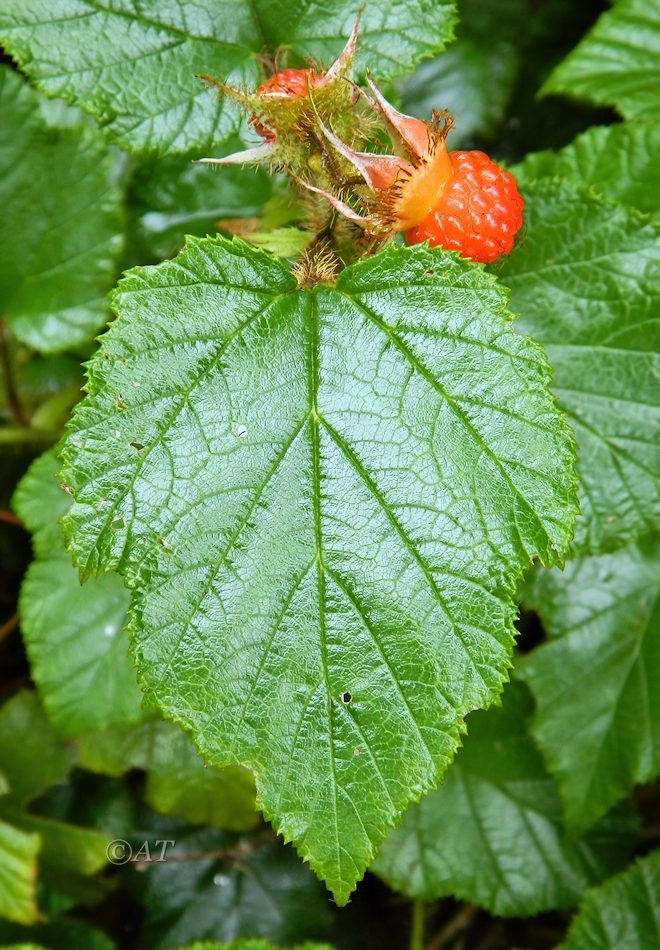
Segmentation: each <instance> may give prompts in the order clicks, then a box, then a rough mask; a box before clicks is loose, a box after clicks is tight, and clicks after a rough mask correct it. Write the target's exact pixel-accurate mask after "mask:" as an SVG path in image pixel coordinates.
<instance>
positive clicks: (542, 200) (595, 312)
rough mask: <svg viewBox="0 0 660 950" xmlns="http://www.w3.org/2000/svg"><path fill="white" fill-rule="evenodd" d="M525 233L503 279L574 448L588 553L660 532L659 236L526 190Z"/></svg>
mask: <svg viewBox="0 0 660 950" xmlns="http://www.w3.org/2000/svg"><path fill="white" fill-rule="evenodd" d="M523 185H524V193H525V198H526V206H525V219H526V225H527V229H526V233H525V235H524V237H523V239H522V240H521V242H520V244H519V245H518V247H517V248H516V249H515V250H514V252H513V254H511V255H510V256H509V257H508V258H507V259H506V260H505V262H504V264H503V265H502V267H501V269H500V271H499V272H500V274H501V278H502V280H503V281H504V283H506V284H507V285H508V286H509V287H510V288H511V290H512V295H511V302H512V305H513V306H514V308H515V309H516V310H519V311H520V313H521V318H520V320H519V321H518V324H517V326H518V328H519V329H520V330H521V331H522V332H524V333H529V334H530V336H533V337H534V338H535V339H537V340H540V341H541V342H542V343H543V345H544V346H545V349H546V351H547V353H548V357H549V359H550V362H551V364H552V368H553V370H554V385H553V388H554V391H555V392H556V394H557V396H558V398H559V401H560V405H561V406H563V408H564V409H565V410H566V412H567V413H568V416H569V418H570V420H571V423H572V425H573V427H574V430H575V434H576V438H577V440H578V448H579V451H578V456H579V470H580V477H581V493H580V508H581V518H580V519H579V520H578V526H577V529H576V542H575V545H576V549H577V550H578V551H580V552H584V551H593V552H595V553H598V552H601V551H603V550H612V549H613V548H616V547H619V546H621V545H622V544H625V543H628V542H629V541H631V540H634V539H635V538H637V537H640V536H641V535H642V534H644V533H646V532H647V531H649V530H652V529H653V528H654V526H655V525H657V524H659V523H660V438H659V435H660V355H659V350H660V346H659V344H660V333H659V328H660V321H658V316H657V311H658V305H659V302H660V241H659V240H658V238H659V235H660V232H659V230H658V227H657V226H656V225H654V224H646V223H645V219H643V218H641V217H640V216H639V215H638V214H636V213H635V212H634V211H632V210H629V209H627V208H624V207H623V206H622V205H618V204H614V203H611V202H608V201H605V200H604V199H598V198H597V197H595V196H594V195H592V194H590V193H589V192H587V191H586V190H584V189H581V188H579V187H578V186H576V185H573V184H571V183H569V182H562V181H538V182H534V181H529V182H527V180H526V179H524V180H523Z"/></svg>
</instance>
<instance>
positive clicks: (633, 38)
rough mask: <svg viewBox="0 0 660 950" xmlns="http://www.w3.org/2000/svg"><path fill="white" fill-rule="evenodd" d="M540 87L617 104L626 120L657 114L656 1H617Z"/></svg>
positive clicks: (659, 47)
mask: <svg viewBox="0 0 660 950" xmlns="http://www.w3.org/2000/svg"><path fill="white" fill-rule="evenodd" d="M541 92H542V93H562V94H564V95H567V96H571V97H575V98H583V99H589V100H590V101H591V102H596V103H598V104H599V105H610V106H615V107H616V108H617V109H618V110H619V112H620V113H621V115H622V116H624V117H625V118H626V119H643V118H646V119H656V118H657V115H658V101H660V5H659V4H658V3H657V2H655V0H651V2H649V0H620V2H618V3H616V5H615V6H614V7H613V8H612V9H611V10H608V11H607V12H606V13H603V15H602V16H601V17H600V19H599V20H598V21H597V23H596V25H595V26H594V27H593V29H592V30H591V31H590V32H589V33H588V34H587V36H586V37H585V38H584V39H583V40H582V41H581V42H580V43H579V45H578V46H577V47H576V48H575V49H574V50H573V52H572V53H570V54H569V55H568V56H567V57H566V59H565V60H564V61H563V62H562V63H560V64H559V66H558V67H557V68H556V69H555V70H554V72H553V73H552V74H551V75H550V77H549V79H548V80H547V81H546V82H545V84H544V86H543V88H542V90H541Z"/></svg>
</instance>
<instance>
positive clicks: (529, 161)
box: [512, 122, 660, 212]
mask: <svg viewBox="0 0 660 950" xmlns="http://www.w3.org/2000/svg"><path fill="white" fill-rule="evenodd" d="M512 172H513V174H514V175H515V176H516V177H518V176H521V177H524V179H525V180H526V181H531V180H532V179H534V178H555V177H559V178H570V179H572V180H573V181H575V182H577V183H579V184H584V185H591V186H592V188H593V189H594V191H596V192H598V194H601V195H603V196H604V197H605V198H612V199H613V200H615V201H620V202H622V204H626V205H631V206H632V207H633V208H638V209H639V210H640V211H647V212H657V211H658V210H659V209H660V125H651V124H648V125H645V124H644V123H642V122H634V123H633V122H622V123H620V124H619V125H609V126H603V127H599V126H596V127H595V128H592V129H588V130H587V131H586V132H584V133H583V134H582V135H579V136H578V137H577V138H576V139H575V141H573V142H571V144H570V145H567V146H566V147H565V148H562V149H560V150H559V151H558V152H553V151H550V150H547V151H544V152H535V153H532V154H530V155H527V156H526V158H525V160H524V161H523V162H522V163H521V164H520V165H519V166H517V167H515V168H513V169H512Z"/></svg>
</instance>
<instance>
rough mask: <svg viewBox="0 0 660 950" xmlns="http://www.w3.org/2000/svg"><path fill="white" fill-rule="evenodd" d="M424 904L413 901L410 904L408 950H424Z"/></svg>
mask: <svg viewBox="0 0 660 950" xmlns="http://www.w3.org/2000/svg"><path fill="white" fill-rule="evenodd" d="M425 916H426V904H425V903H424V901H422V900H415V901H413V904H412V923H411V928H410V950H424V918H425Z"/></svg>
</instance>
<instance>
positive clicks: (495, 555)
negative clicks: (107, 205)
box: [63, 238, 575, 903]
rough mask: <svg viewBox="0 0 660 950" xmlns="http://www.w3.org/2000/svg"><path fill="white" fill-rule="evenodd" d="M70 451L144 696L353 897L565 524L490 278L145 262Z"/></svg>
mask: <svg viewBox="0 0 660 950" xmlns="http://www.w3.org/2000/svg"><path fill="white" fill-rule="evenodd" d="M115 303H116V307H117V310H118V312H119V318H118V320H117V321H116V322H115V324H113V326H112V328H111V330H110V331H109V332H108V334H107V335H106V337H105V338H104V340H103V341H102V347H101V350H100V352H99V354H98V355H97V356H96V357H95V358H94V360H93V361H92V363H91V365H90V370H89V384H88V390H89V395H88V397H87V398H86V399H85V400H84V401H83V403H82V404H81V405H80V407H79V408H78V410H77V412H76V415H75V418H74V421H73V423H72V425H71V427H70V431H69V434H68V438H67V440H66V445H65V450H64V457H65V469H64V472H63V478H64V480H65V482H66V483H67V485H69V486H70V488H71V490H72V492H73V495H74V498H75V503H74V505H73V507H72V509H71V513H70V515H69V517H68V525H67V531H68V535H69V539H70V545H71V548H72V550H73V551H74V552H75V556H76V558H77V561H78V563H79V565H80V566H81V568H82V571H83V573H84V574H90V573H95V572H98V571H102V570H106V569H108V568H115V569H118V570H120V571H122V572H124V573H125V574H126V576H127V578H128V582H129V584H130V585H131V586H132V587H133V588H134V599H133V607H132V611H133V616H132V631H133V633H132V637H133V647H134V650H135V653H136V656H137V659H138V666H139V669H140V676H141V681H142V685H143V688H144V689H145V691H146V693H147V695H148V696H149V697H150V698H151V699H152V700H154V701H155V702H156V703H157V704H158V705H160V706H161V708H163V709H164V710H165V712H166V713H167V714H168V715H169V716H171V717H173V718H175V719H178V720H179V721H180V722H182V723H183V724H184V725H185V726H186V727H187V728H188V729H190V730H191V732H192V733H193V735H194V737H195V740H196V742H197V743H198V745H199V747H200V750H201V751H202V753H203V754H204V756H205V758H207V759H208V760H209V761H211V762H212V763H215V764H230V763H234V762H235V763H243V764H245V765H247V766H249V767H250V768H251V769H253V771H254V772H255V775H256V779H257V786H258V792H259V803H260V805H261V807H262V808H263V810H264V812H265V813H266V816H267V817H268V818H269V819H271V820H272V821H273V822H274V824H275V825H276V827H277V828H278V830H279V831H281V832H282V834H283V835H284V836H285V838H286V839H287V840H293V841H294V842H295V843H296V845H297V847H298V849H299V851H300V852H301V854H302V855H303V857H305V858H307V859H309V860H310V863H311V864H312V866H313V867H314V869H315V870H316V871H317V872H318V873H319V875H320V876H322V877H324V878H325V879H326V880H327V882H328V885H329V886H330V888H331V889H332V890H333V891H334V893H335V896H336V898H337V900H338V901H339V902H341V903H343V902H345V901H346V900H347V898H348V895H349V893H350V891H351V889H352V888H353V886H354V884H355V882H356V880H357V879H359V878H360V877H361V875H362V873H363V871H364V868H365V867H366V866H367V865H368V864H369V863H370V861H371V860H372V859H373V856H374V852H375V848H376V847H377V845H378V844H379V842H380V841H381V840H382V837H383V836H384V834H385V830H386V828H387V826H388V825H389V824H391V823H392V822H394V821H395V820H396V819H397V818H398V816H399V814H400V813H401V811H402V810H403V809H404V808H405V807H406V805H407V803H408V802H409V801H410V800H411V799H412V798H416V797H419V795H420V794H421V793H422V792H423V791H425V790H426V789H428V788H429V787H431V786H432V785H434V784H435V783H436V782H437V780H438V777H439V775H440V774H441V772H442V771H443V769H444V768H445V767H446V765H447V764H448V763H449V761H450V760H451V757H452V755H453V753H454V750H455V748H456V746H457V743H458V737H459V734H460V732H461V729H462V717H463V715H464V714H465V713H466V712H468V711H469V710H470V709H474V708H476V707H479V706H483V705H486V704H488V703H489V702H490V701H491V700H492V699H493V698H494V697H495V696H496V695H497V694H498V692H499V690H500V688H501V684H502V682H503V680H504V678H505V677H506V670H507V667H508V664H509V655H510V649H511V643H512V632H513V631H512V618H513V616H514V604H513V601H512V590H513V584H514V581H515V578H516V577H517V576H518V575H519V574H520V573H521V571H522V570H523V568H524V567H525V566H526V565H527V564H528V563H529V560H530V558H532V557H535V556H537V557H539V558H541V559H542V560H543V561H545V562H546V563H554V562H557V561H558V560H561V557H562V555H563V552H564V551H565V549H566V546H567V544H568V542H569V540H570V537H571V530H572V523H573V518H574V504H575V502H574V489H575V476H574V472H573V465H572V463H573V450H572V444H571V439H570V431H569V429H568V427H567V425H566V423H565V421H564V419H563V417H562V415H561V414H560V413H559V412H558V410H557V408H556V407H555V405H554V403H553V401H552V399H551V397H550V396H549V393H548V389H547V384H548V374H547V368H546V363H545V359H544V356H543V353H542V351H541V350H540V348H539V347H538V346H537V345H536V344H534V343H533V342H531V341H529V340H526V339H523V338H522V337H519V336H518V335H517V334H515V333H514V332H512V330H511V326H510V320H511V314H510V313H509V312H508V311H507V310H506V306H505V303H506V300H505V297H504V294H503V291H502V290H501V289H499V288H498V286H497V284H496V283H495V281H494V279H493V278H492V277H490V275H488V274H486V273H485V272H484V271H483V270H482V269H481V268H479V267H476V266H474V265H470V264H468V263H467V262H464V261H461V260H459V259H457V258H455V257H454V256H452V255H447V254H445V253H443V252H434V251H430V250H428V249H425V248H416V249H414V250H410V249H395V248H392V247H390V248H388V249H387V250H385V251H384V252H382V253H381V254H379V255H376V256H374V257H371V258H369V259H367V260H364V261H362V262H361V263H358V264H357V265H354V266H353V267H351V268H348V269H347V270H346V271H344V273H343V274H342V275H341V276H340V278H339V280H338V282H337V285H336V287H334V288H332V287H322V286H321V287H317V288H316V289H315V290H314V291H313V292H310V291H301V290H298V289H297V287H296V284H295V281H294V279H293V278H292V276H291V275H290V273H289V271H288V270H287V268H286V267H285V266H284V265H283V264H281V263H279V262H278V261H277V260H275V259H273V258H272V257H270V256H269V255H267V254H265V253H264V252H261V251H257V250H254V249H251V248H249V247H248V246H247V245H245V244H244V243H242V242H239V241H234V242H228V241H226V240H224V239H222V238H219V239H216V240H211V239H207V240H198V239H189V243H188V245H187V248H186V249H185V251H184V252H183V253H182V254H181V255H180V256H179V257H178V258H177V259H176V260H175V261H173V262H166V263H164V264H162V265H160V266H159V267H157V268H145V269H136V270H134V271H132V272H130V273H129V275H128V276H127V277H126V278H125V279H124V280H123V281H122V283H121V284H120V287H119V292H118V294H117V296H116V300H115Z"/></svg>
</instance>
